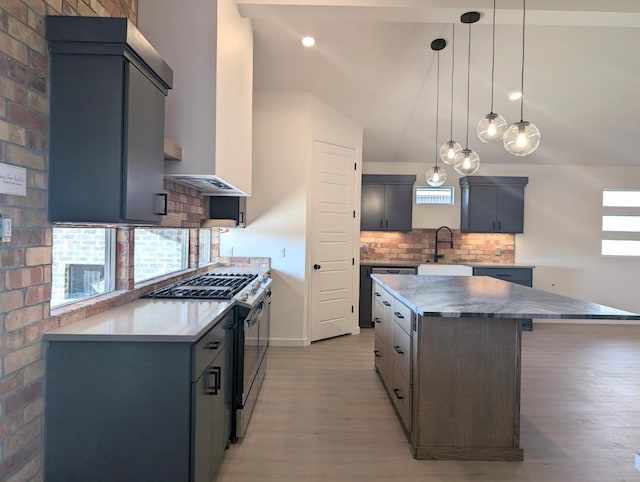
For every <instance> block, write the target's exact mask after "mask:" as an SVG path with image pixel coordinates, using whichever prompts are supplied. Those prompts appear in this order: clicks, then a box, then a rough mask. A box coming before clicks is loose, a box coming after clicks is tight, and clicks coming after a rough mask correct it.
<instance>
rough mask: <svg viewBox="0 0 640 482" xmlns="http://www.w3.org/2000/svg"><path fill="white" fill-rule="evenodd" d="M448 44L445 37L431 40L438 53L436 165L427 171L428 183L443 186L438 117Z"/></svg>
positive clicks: (443, 172)
mask: <svg viewBox="0 0 640 482" xmlns="http://www.w3.org/2000/svg"><path fill="white" fill-rule="evenodd" d="M446 45H447V41H446V40H445V39H443V38H437V39H435V40H434V41H433V42H431V50H433V51H434V52H436V53H437V54H438V60H437V69H436V140H435V145H436V165H435V166H433V167H432V168H431V169H429V170H428V171H427V184H429V186H433V187H438V186H442V185H443V184H444V183H445V181H446V180H447V173H446V172H445V170H444V169H443V168H441V167H440V166H438V157H439V152H438V125H439V119H438V117H439V115H440V51H441V50H442V49H443V48H445V47H446Z"/></svg>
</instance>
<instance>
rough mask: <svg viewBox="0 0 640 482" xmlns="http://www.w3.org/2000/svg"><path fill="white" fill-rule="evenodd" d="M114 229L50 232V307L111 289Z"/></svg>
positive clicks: (112, 286) (113, 263) (113, 270)
mask: <svg viewBox="0 0 640 482" xmlns="http://www.w3.org/2000/svg"><path fill="white" fill-rule="evenodd" d="M114 253H115V229H104V228H53V249H52V257H53V260H52V261H53V263H52V264H53V266H52V273H51V307H52V308H55V307H57V306H60V305H64V304H67V303H72V302H75V301H79V300H82V299H85V298H89V297H91V296H96V295H99V294H102V293H108V292H109V291H113V289H114V279H115V261H114V260H115V256H114Z"/></svg>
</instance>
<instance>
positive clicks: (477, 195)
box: [460, 176, 529, 233]
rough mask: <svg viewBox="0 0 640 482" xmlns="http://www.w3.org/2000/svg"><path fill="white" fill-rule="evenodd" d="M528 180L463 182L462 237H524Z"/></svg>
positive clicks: (480, 178)
mask: <svg viewBox="0 0 640 482" xmlns="http://www.w3.org/2000/svg"><path fill="white" fill-rule="evenodd" d="M528 181H529V178H527V177H506V176H467V177H463V178H461V179H460V187H461V190H462V202H461V207H460V209H461V211H460V230H461V231H462V232H463V233H522V232H523V226H524V188H525V186H526V185H527V183H528Z"/></svg>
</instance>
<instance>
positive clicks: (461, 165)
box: [453, 12, 480, 176]
mask: <svg viewBox="0 0 640 482" xmlns="http://www.w3.org/2000/svg"><path fill="white" fill-rule="evenodd" d="M478 20H480V14H479V13H478V12H467V13H463V14H462V15H461V16H460V21H461V22H462V23H466V24H467V25H469V48H468V51H467V138H466V147H465V148H464V149H462V150H461V151H460V152H459V153H458V155H457V156H456V160H455V162H454V164H453V168H454V169H455V170H456V172H458V173H459V174H461V175H463V176H470V175H471V174H473V173H475V172H476V171H477V170H478V169H479V168H480V156H478V153H477V152H475V151H473V150H471V149H469V86H470V83H469V81H470V78H471V75H470V71H471V24H472V23H476V22H477V21H478Z"/></svg>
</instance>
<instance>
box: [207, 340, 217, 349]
mask: <svg viewBox="0 0 640 482" xmlns="http://www.w3.org/2000/svg"><path fill="white" fill-rule="evenodd" d="M204 348H205V350H217V349H218V348H220V342H219V341H211V342H209V343H207V344H206V345H205V347H204Z"/></svg>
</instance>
